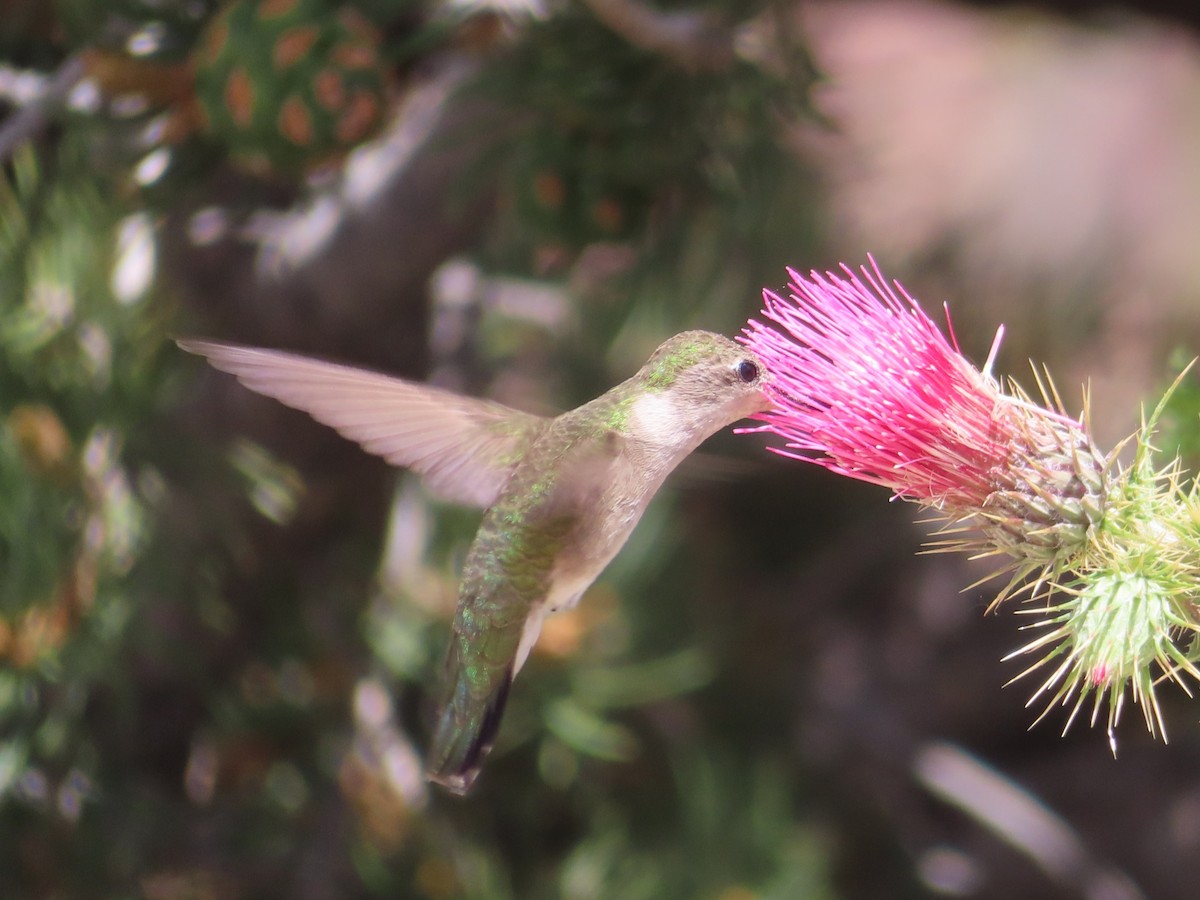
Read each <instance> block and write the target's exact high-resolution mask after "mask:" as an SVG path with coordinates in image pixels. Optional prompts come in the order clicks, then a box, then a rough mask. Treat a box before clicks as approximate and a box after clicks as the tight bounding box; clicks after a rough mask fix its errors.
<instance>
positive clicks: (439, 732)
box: [425, 667, 513, 795]
mask: <svg viewBox="0 0 1200 900" xmlns="http://www.w3.org/2000/svg"><path fill="white" fill-rule="evenodd" d="M512 679H513V671H512V668H511V667H510V668H509V669H508V671H507V672H505V673H504V676H503V677H502V678H500V679H498V681H497V684H496V687H495V689H494V690H493V691H492V693H491V695H490V696H488V697H487V699H486V702H485V703H484V704H483V705H482V706H481V705H480V701H479V698H478V697H476V696H473V695H472V692H471V689H470V684H469V683H468V682H467V681H466V679H465V677H464V676H463V674H462V673H461V671H460V673H459V674H458V677H457V678H456V679H455V682H454V685H453V688H452V690H451V694H450V699H449V701H448V702H447V703H446V704H445V705H444V706H443V708H442V711H441V713H440V714H439V715H438V720H437V726H436V728H435V729H434V733H433V740H432V742H431V743H430V745H429V752H428V755H427V757H426V768H425V777H426V778H428V779H429V780H430V781H432V782H434V783H436V784H440V785H441V786H442V787H444V788H446V789H447V790H448V791H451V792H452V793H455V794H460V795H461V794H466V793H467V792H468V791H469V790H470V789H471V785H472V784H474V783H475V779H476V777H478V775H479V771H480V769H482V768H483V761H484V759H485V758H486V757H487V755H488V752H489V751H490V750H491V749H492V744H494V743H495V742H496V733H497V732H498V731H499V730H500V719H501V717H502V716H503V714H504V704H505V702H506V701H507V700H508V688H509V685H510V684H512Z"/></svg>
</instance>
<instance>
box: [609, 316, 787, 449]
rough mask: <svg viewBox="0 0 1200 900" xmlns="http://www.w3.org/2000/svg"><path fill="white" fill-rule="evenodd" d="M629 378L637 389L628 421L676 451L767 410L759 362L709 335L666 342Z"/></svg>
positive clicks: (698, 333)
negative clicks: (677, 448) (673, 446)
mask: <svg viewBox="0 0 1200 900" xmlns="http://www.w3.org/2000/svg"><path fill="white" fill-rule="evenodd" d="M633 380H634V381H635V382H636V383H638V384H639V386H640V387H641V392H640V396H639V398H638V401H637V403H636V404H635V409H634V415H633V417H632V418H633V420H634V424H635V425H636V431H637V432H638V433H639V434H640V435H642V436H643V437H645V438H646V439H648V440H650V441H652V442H654V443H662V444H677V445H679V447H680V449H683V448H684V446H688V448H689V449H690V448H691V447H694V446H695V445H696V444H698V443H699V442H700V441H702V440H703V439H704V438H706V437H708V436H709V435H711V434H713V433H714V432H716V431H718V430H720V429H721V428H724V427H725V426H726V425H731V424H732V423H734V422H736V421H737V420H738V419H744V418H746V417H747V416H750V415H753V414H754V413H756V412H762V411H763V410H765V409H767V408H768V407H769V406H770V401H769V400H768V399H767V396H766V394H765V393H764V392H763V385H764V383H765V382H766V380H767V373H766V370H765V369H764V368H763V365H762V363H761V362H759V361H758V359H757V357H755V355H754V354H753V353H751V352H750V351H749V350H747V349H746V348H745V347H743V346H741V345H740V344H737V343H735V342H734V341H732V340H730V339H729V338H727V337H725V336H723V335H720V334H714V333H713V332H711V331H685V332H683V333H682V334H677V335H675V337H673V338H671V339H669V340H667V341H666V342H664V343H663V344H662V346H660V347H659V348H658V349H657V350H655V351H654V353H653V354H652V355H651V356H650V359H648V360H647V361H646V364H645V365H644V366H642V368H641V371H639V372H638V374H637V375H635V376H634V379H633Z"/></svg>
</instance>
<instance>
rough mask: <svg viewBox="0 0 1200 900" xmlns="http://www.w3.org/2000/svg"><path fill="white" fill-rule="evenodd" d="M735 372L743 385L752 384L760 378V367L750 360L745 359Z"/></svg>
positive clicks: (735, 367) (735, 368)
mask: <svg viewBox="0 0 1200 900" xmlns="http://www.w3.org/2000/svg"><path fill="white" fill-rule="evenodd" d="M733 370H734V371H735V372H736V373H737V377H738V379H739V380H740V381H741V382H742V384H751V383H753V382H754V381H755V380H757V378H758V366H757V365H756V364H755V363H753V362H751V361H750V360H748V359H743V360H742V361H741V362H739V363H738V364H737V365H736V366H734V367H733Z"/></svg>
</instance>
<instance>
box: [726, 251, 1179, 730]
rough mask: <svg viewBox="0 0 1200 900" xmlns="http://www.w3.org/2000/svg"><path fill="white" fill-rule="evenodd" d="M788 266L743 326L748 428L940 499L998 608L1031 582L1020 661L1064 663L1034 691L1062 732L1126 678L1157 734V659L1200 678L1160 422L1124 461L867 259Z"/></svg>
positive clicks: (1115, 695) (897, 488)
mask: <svg viewBox="0 0 1200 900" xmlns="http://www.w3.org/2000/svg"><path fill="white" fill-rule="evenodd" d="M789 274H790V275H791V278H792V284H791V294H790V297H789V298H787V299H785V298H783V297H780V296H779V295H777V294H775V293H773V292H771V291H765V292H764V300H765V308H764V310H763V317H764V319H765V320H766V322H760V321H755V320H752V321H751V322H750V323H749V325H748V326H747V328H746V330H745V333H744V336H743V338H742V340H743V342H744V343H745V344H746V345H747V346H748V347H749V348H750V349H752V350H753V351H754V352H755V354H756V355H757V356H758V357H759V359H760V360H762V362H763V364H764V366H765V367H766V368H767V370H768V372H769V373H770V374H771V378H772V380H771V382H770V384H769V386H768V388H767V390H768V393H769V394H770V396H771V397H772V400H773V401H774V405H773V407H772V409H770V410H768V411H767V412H765V413H762V414H760V415H759V416H757V418H758V419H759V420H760V421H761V422H762V423H763V424H761V425H760V426H758V427H756V428H752V429H745V430H747V431H765V432H770V433H773V434H776V435H778V436H780V437H782V438H783V439H784V441H785V444H784V446H782V447H772V448H771V449H772V450H774V451H775V452H777V453H779V454H781V455H783V456H788V457H792V458H796V459H801V460H806V461H809V462H814V463H817V464H818V465H822V466H824V467H826V468H827V469H829V470H831V471H833V472H836V473H838V474H841V475H847V476H849V477H851V478H857V479H860V480H863V481H868V482H872V483H874V484H879V485H882V486H884V487H887V488H889V489H890V490H891V491H892V492H893V494H894V495H895V496H896V497H899V498H901V499H905V500H911V501H915V502H917V503H919V504H921V505H922V506H924V507H926V508H927V509H929V510H931V511H932V512H933V513H934V515H935V516H936V517H938V518H941V519H943V520H944V521H945V523H946V528H945V529H944V532H949V533H953V534H954V535H956V536H955V537H952V538H951V539H950V540H947V541H943V542H942V543H941V544H940V547H941V548H942V549H961V550H967V551H969V552H972V553H974V554H976V555H984V556H996V557H998V558H999V559H1000V560H1001V566H1000V569H999V571H998V572H997V574H1000V573H1003V572H1008V573H1011V579H1010V581H1009V582H1008V584H1007V586H1006V587H1004V588H1003V589H1002V590H1001V591H1000V593H999V595H998V596H997V598H996V603H999V602H1000V601H1001V600H1003V599H1004V598H1005V597H1008V596H1010V595H1011V594H1013V593H1014V592H1016V591H1017V589H1018V588H1020V587H1022V586H1024V587H1025V589H1026V590H1027V592H1028V599H1029V600H1030V601H1033V602H1034V603H1035V605H1036V604H1037V603H1038V602H1039V601H1040V608H1035V609H1030V610H1028V611H1029V612H1035V613H1038V614H1039V615H1040V616H1041V618H1040V620H1039V621H1037V622H1035V623H1034V624H1033V625H1031V626H1027V627H1029V628H1032V629H1042V631H1041V633H1040V634H1039V636H1038V637H1037V638H1036V639H1035V640H1033V641H1032V642H1031V643H1030V644H1029V645H1027V646H1026V647H1025V648H1022V650H1021V651H1018V653H1023V652H1044V653H1045V654H1046V655H1045V656H1044V657H1043V658H1042V659H1041V660H1040V661H1039V662H1037V663H1035V664H1034V665H1033V666H1031V667H1030V669H1029V670H1027V672H1028V671H1032V670H1034V669H1038V668H1039V667H1041V666H1043V665H1046V664H1047V663H1050V662H1051V661H1057V662H1058V665H1057V666H1055V667H1052V668H1051V672H1050V675H1049V677H1048V678H1047V680H1046V682H1045V683H1044V684H1043V686H1042V687H1041V689H1039V691H1038V692H1037V694H1035V699H1036V698H1037V697H1039V696H1046V697H1048V698H1049V705H1050V706H1053V705H1055V704H1057V703H1062V704H1063V705H1067V706H1071V707H1072V713H1071V715H1070V717H1069V719H1068V723H1067V724H1068V726H1069V725H1070V721H1071V720H1073V719H1074V718H1075V714H1076V713H1078V711H1079V709H1080V708H1081V707H1082V706H1083V704H1084V701H1085V700H1086V699H1087V698H1088V697H1089V696H1092V698H1093V701H1094V703H1093V707H1092V716H1091V718H1092V721H1093V723H1094V722H1095V720H1096V718H1097V716H1098V713H1099V709H1100V708H1101V705H1102V703H1103V701H1104V700H1105V699H1106V698H1107V699H1108V701H1109V715H1108V725H1109V733H1110V736H1111V734H1112V730H1113V728H1114V727H1115V725H1116V723H1117V721H1118V719H1119V717H1120V712H1121V707H1122V702H1123V699H1124V694H1125V687H1126V685H1132V694H1133V698H1134V700H1135V701H1136V702H1138V703H1140V704H1142V706H1143V712H1144V713H1145V718H1146V722H1147V725H1148V727H1149V728H1150V730H1151V732H1152V733H1153V732H1156V731H1161V730H1162V718H1161V714H1160V712H1159V708H1158V704H1157V700H1156V698H1155V694H1154V675H1153V674H1151V673H1152V669H1153V668H1154V667H1157V668H1158V669H1161V670H1162V671H1164V672H1166V673H1167V674H1168V675H1170V676H1171V677H1174V678H1176V680H1178V678H1179V674H1180V673H1181V672H1187V673H1189V674H1191V675H1193V676H1196V677H1198V678H1200V673H1197V671H1196V669H1195V668H1194V666H1193V664H1192V661H1191V652H1190V648H1189V649H1185V648H1183V647H1181V645H1180V640H1181V639H1182V638H1183V637H1185V636H1187V635H1194V634H1195V633H1196V632H1197V631H1198V630H1200V629H1198V626H1197V624H1196V620H1197V596H1198V592H1197V589H1196V577H1195V576H1196V574H1197V573H1195V572H1194V571H1193V565H1192V562H1193V560H1195V559H1197V558H1198V554H1197V553H1196V552H1195V551H1196V547H1197V544H1200V536H1197V534H1196V526H1195V524H1194V522H1195V518H1194V517H1192V516H1191V515H1189V511H1190V510H1192V509H1193V508H1194V505H1193V504H1192V502H1191V499H1185V498H1182V496H1181V492H1180V489H1179V480H1178V478H1177V477H1175V476H1176V475H1177V474H1178V472H1177V469H1169V470H1167V471H1165V472H1164V473H1155V472H1153V471H1152V470H1151V469H1150V468H1149V462H1148V453H1147V452H1146V451H1147V449H1148V439H1149V435H1150V429H1151V428H1152V425H1153V419H1152V420H1151V423H1150V424H1149V425H1148V426H1146V427H1145V428H1144V429H1143V433H1142V434H1141V435H1139V443H1138V445H1139V452H1138V461H1137V462H1136V463H1135V464H1134V466H1133V467H1131V468H1130V469H1128V470H1123V469H1119V468H1118V467H1117V466H1116V463H1115V454H1114V455H1113V456H1106V455H1105V454H1103V453H1101V452H1100V451H1099V450H1098V449H1097V448H1096V446H1095V445H1094V443H1093V442H1092V439H1091V437H1090V435H1089V432H1088V428H1087V419H1086V415H1084V416H1081V417H1080V418H1079V419H1072V418H1070V417H1069V416H1067V415H1066V414H1065V413H1064V412H1063V411H1062V408H1061V403H1059V402H1057V397H1055V396H1054V395H1053V391H1052V389H1047V388H1046V386H1045V385H1044V384H1043V385H1040V386H1041V387H1042V393H1043V395H1044V396H1045V397H1047V399H1048V400H1049V399H1050V398H1053V399H1054V408H1052V409H1050V408H1046V407H1045V406H1043V405H1039V404H1037V403H1035V402H1033V401H1032V400H1031V399H1030V398H1029V396H1028V395H1026V394H1025V393H1024V392H1023V391H1021V389H1020V388H1019V387H1018V386H1017V385H1016V384H1015V383H1009V384H1008V385H1007V386H1006V387H1007V389H1005V386H1002V385H1000V384H999V383H998V382H997V381H996V380H995V379H994V378H993V377H992V376H991V374H990V369H991V358H990V357H989V361H988V363H987V365H985V367H984V369H983V371H980V370H979V369H977V368H975V367H974V366H973V365H972V364H971V363H970V362H968V361H967V359H966V358H965V357H964V356H963V354H962V353H961V352H960V350H959V347H958V344H957V341H956V340H955V338H954V336H953V331H952V330H949V329H948V330H949V334H950V337H949V338H947V337H946V336H945V335H944V334H943V333H942V331H941V330H940V329H939V328H938V327H937V325H936V324H934V322H933V321H932V320H931V319H930V318H929V317H928V316H927V315H926V314H925V313H924V311H923V310H922V309H921V307H920V305H919V304H918V303H917V302H916V300H914V299H913V298H912V297H911V296H909V294H908V293H907V292H906V291H905V290H904V288H903V287H901V286H900V284H899V283H897V282H891V283H889V282H887V281H886V280H885V279H884V277H883V276H882V275H881V274H880V272H879V269H878V267H877V266H876V265H875V263H874V260H871V265H870V268H868V267H863V268H862V269H861V275H860V274H859V273H855V272H853V271H852V270H850V269H849V268H847V267H845V266H843V267H842V272H841V273H833V272H827V273H825V274H823V275H822V274H820V273H818V272H812V273H811V274H810V275H809V277H807V278H806V277H804V276H802V275H800V274H798V273H796V272H794V271H790V270H789ZM947 324H949V315H948V314H947ZM1001 333H1002V332H998V333H997V343H998V341H999V338H1000V334H1001ZM992 349H993V355H994V353H995V349H996V344H993V348H992ZM1039 381H1040V380H1039ZM1160 409H1161V407H1160ZM993 605H995V604H993ZM1014 655H1016V654H1014ZM1023 674H1024V673H1023ZM1031 702H1033V701H1031ZM1048 708H1049V707H1048ZM1043 715H1044V714H1043ZM1110 739H1111V737H1110Z"/></svg>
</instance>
